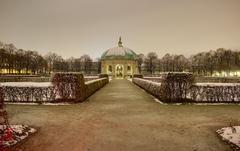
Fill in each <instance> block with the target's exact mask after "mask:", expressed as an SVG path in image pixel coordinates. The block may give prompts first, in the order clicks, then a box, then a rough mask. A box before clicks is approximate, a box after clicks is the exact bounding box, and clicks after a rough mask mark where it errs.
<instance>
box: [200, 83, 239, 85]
mask: <svg viewBox="0 0 240 151" xmlns="http://www.w3.org/2000/svg"><path fill="white" fill-rule="evenodd" d="M196 85H197V86H237V85H240V83H196Z"/></svg>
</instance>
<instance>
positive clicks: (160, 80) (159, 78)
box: [143, 77, 163, 83]
mask: <svg viewBox="0 0 240 151" xmlns="http://www.w3.org/2000/svg"><path fill="white" fill-rule="evenodd" d="M143 79H146V80H150V81H153V82H158V83H161V82H162V80H163V79H162V77H143Z"/></svg>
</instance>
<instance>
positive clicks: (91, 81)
mask: <svg viewBox="0 0 240 151" xmlns="http://www.w3.org/2000/svg"><path fill="white" fill-rule="evenodd" d="M104 79H106V78H100V79H95V80H90V81H87V82H85V84H90V83H94V82H97V81H101V80H104Z"/></svg>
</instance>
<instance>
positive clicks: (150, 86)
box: [132, 78, 161, 98]
mask: <svg viewBox="0 0 240 151" xmlns="http://www.w3.org/2000/svg"><path fill="white" fill-rule="evenodd" d="M132 82H133V83H135V84H136V85H138V86H139V87H141V88H143V89H144V90H146V91H147V92H149V93H151V94H152V95H154V96H156V97H158V98H160V97H161V83H157V82H153V81H149V80H145V79H142V78H133V79H132Z"/></svg>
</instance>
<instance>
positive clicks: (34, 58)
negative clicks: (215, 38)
mask: <svg viewBox="0 0 240 151" xmlns="http://www.w3.org/2000/svg"><path fill="white" fill-rule="evenodd" d="M137 62H138V69H139V72H140V73H143V74H157V73H159V72H169V71H173V72H182V71H187V72H193V73H195V74H199V75H213V73H214V72H222V71H224V72H226V73H230V71H237V70H240V52H239V51H237V50H230V49H224V48H219V49H217V50H210V51H207V52H201V53H197V54H195V55H192V56H191V57H185V56H184V55H175V54H169V53H167V54H165V55H164V56H163V57H161V58H160V57H158V55H157V54H156V53H155V52H150V53H148V54H147V55H146V56H145V55H144V54H139V55H138V60H137ZM0 69H1V70H0V74H1V73H6V74H50V73H51V72H63V71H67V72H83V73H85V74H98V73H100V72H101V61H100V59H97V60H96V61H93V59H92V58H91V57H90V56H89V55H82V56H81V57H79V58H73V57H71V58H68V59H63V58H62V57H61V56H60V55H58V54H56V53H52V52H49V53H48V54H47V55H44V56H43V55H40V54H39V53H38V52H36V51H31V50H23V49H17V48H16V47H15V46H14V45H13V44H3V43H1V42H0Z"/></svg>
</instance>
